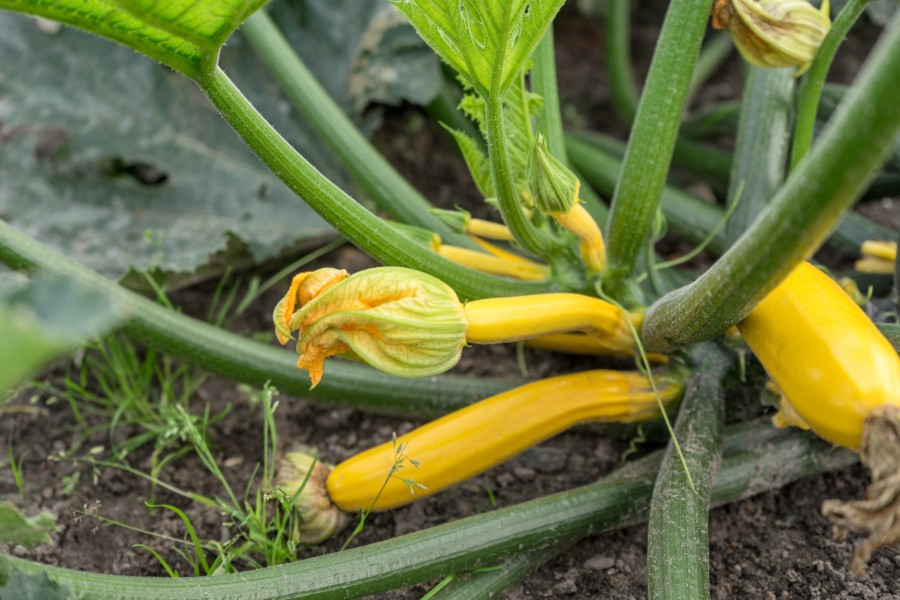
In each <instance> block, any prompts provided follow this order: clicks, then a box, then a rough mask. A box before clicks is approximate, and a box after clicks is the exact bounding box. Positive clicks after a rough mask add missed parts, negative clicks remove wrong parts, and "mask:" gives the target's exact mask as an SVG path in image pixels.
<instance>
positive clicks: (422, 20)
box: [394, 0, 564, 98]
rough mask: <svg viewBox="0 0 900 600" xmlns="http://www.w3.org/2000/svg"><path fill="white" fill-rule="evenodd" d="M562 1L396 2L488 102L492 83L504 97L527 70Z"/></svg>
mask: <svg viewBox="0 0 900 600" xmlns="http://www.w3.org/2000/svg"><path fill="white" fill-rule="evenodd" d="M563 1H564V0H531V1H528V0H496V1H493V2H484V1H483V0H394V5H395V6H396V7H397V9H398V10H399V11H400V12H402V13H403V14H404V15H406V18H407V19H409V21H410V22H411V23H412V24H413V27H415V28H416V31H418V32H419V35H420V36H422V39H424V40H425V42H426V43H428V45H429V46H431V47H432V48H433V49H434V51H435V52H437V53H438V55H440V57H441V58H442V59H444V60H445V61H446V62H447V63H448V64H449V65H450V66H451V67H453V68H454V69H456V71H458V72H459V74H460V75H462V76H463V77H464V78H465V80H466V82H467V83H468V84H469V85H471V86H472V87H473V88H474V89H475V91H476V92H478V94H479V95H481V96H482V97H485V98H486V97H487V96H488V94H489V92H490V90H491V86H492V84H494V83H496V84H497V85H498V90H499V91H500V93H503V92H504V91H505V90H506V89H507V88H508V87H509V85H510V84H511V83H512V82H513V80H514V79H515V77H516V76H517V75H518V74H520V73H521V72H522V70H523V69H524V68H525V67H526V64H527V62H528V60H529V58H530V57H531V54H532V53H533V52H534V49H535V47H537V44H538V42H539V41H540V39H541V37H542V36H543V35H544V32H545V31H546V30H547V27H549V26H550V23H551V22H552V21H553V17H555V16H556V13H557V12H558V11H559V9H560V8H561V7H562V5H563ZM495 77H499V78H500V81H498V82H495V81H494V78H495Z"/></svg>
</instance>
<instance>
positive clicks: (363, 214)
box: [199, 69, 553, 300]
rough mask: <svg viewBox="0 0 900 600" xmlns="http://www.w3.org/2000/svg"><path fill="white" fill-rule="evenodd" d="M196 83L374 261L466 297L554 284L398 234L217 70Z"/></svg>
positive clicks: (272, 165)
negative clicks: (522, 278) (467, 263)
mask: <svg viewBox="0 0 900 600" xmlns="http://www.w3.org/2000/svg"><path fill="white" fill-rule="evenodd" d="M199 84H200V87H201V88H202V89H203V91H204V92H206V95H207V96H208V97H209V99H210V101H212V103H213V105H215V107H216V108H217V109H218V110H219V112H220V113H222V116H223V117H224V118H225V120H226V121H227V122H228V124H229V125H231V127H232V128H233V129H234V130H235V131H236V132H237V133H238V135H240V136H241V138H243V140H244V142H245V143H246V144H247V145H248V146H249V147H250V149H251V150H253V152H254V153H255V154H256V155H257V156H258V157H259V158H260V159H261V160H262V161H263V163H265V164H266V166H268V167H269V168H270V169H271V170H272V172H273V173H274V174H275V175H277V176H278V178H279V179H281V180H282V181H283V182H284V183H285V184H286V185H287V186H288V187H289V188H291V189H292V190H293V191H294V192H295V193H296V194H297V195H298V196H300V197H301V198H302V199H303V200H304V201H305V202H306V203H307V204H308V205H309V206H310V207H311V208H312V209H313V210H315V211H316V212H317V213H319V214H320V215H321V216H322V218H324V219H325V220H326V221H328V222H329V223H330V224H331V225H332V226H333V227H334V228H335V229H337V230H338V231H339V232H340V233H341V234H343V235H344V236H346V237H347V239H349V240H350V241H351V242H353V243H354V244H355V245H356V246H358V247H359V248H362V249H363V250H365V251H366V252H367V253H368V254H369V255H371V256H372V258H374V259H375V260H378V261H379V262H382V263H384V264H386V265H399V266H404V267H408V268H411V269H416V270H418V271H423V272H425V273H429V274H431V275H434V276H435V277H437V278H439V279H441V280H442V281H444V282H446V283H447V284H449V285H450V286H452V287H453V288H454V289H455V290H456V292H457V293H458V294H459V295H460V298H461V299H466V300H473V299H476V298H485V297H493V296H509V295H522V294H534V293H538V292H541V291H547V289H548V288H551V287H553V286H552V285H551V284H550V283H543V282H540V283H538V282H531V283H524V282H517V281H512V280H505V279H501V278H499V277H495V276H491V275H485V274H483V273H478V272H477V271H473V270H471V269H467V268H465V267H461V266H459V265H457V264H456V263H453V262H451V261H449V260H446V259H444V258H441V257H439V256H437V255H436V254H434V253H433V252H430V251H429V250H428V249H426V248H424V247H422V246H420V245H418V244H416V243H415V242H413V241H411V240H408V239H406V238H404V237H402V236H398V235H396V233H395V232H394V229H393V228H392V227H391V226H390V225H388V224H387V223H385V222H384V221H382V220H381V219H379V218H378V217H376V216H375V215H373V214H372V213H370V212H369V211H368V210H366V209H365V208H363V207H362V206H361V205H360V204H358V203H357V202H356V201H355V200H353V198H351V197H350V196H348V195H347V194H346V193H344V192H343V191H342V190H341V189H340V188H339V187H337V186H336V185H335V184H333V183H332V182H331V181H329V180H328V178H326V177H325V176H323V175H322V174H321V173H319V172H318V171H317V170H316V169H315V167H313V166H312V165H311V164H310V163H309V161H307V160H306V159H305V158H303V157H302V156H301V155H300V154H299V153H298V152H297V151H296V150H294V148H293V147H291V145H290V144H289V143H288V142H287V141H286V140H285V139H284V138H283V137H281V135H280V134H279V133H278V132H277V131H275V129H274V128H273V127H272V126H271V125H270V124H269V123H268V122H267V121H266V120H265V119H264V118H263V117H262V115H260V114H259V112H257V110H256V109H255V108H254V107H253V105H252V104H250V102H249V101H248V100H247V99H246V98H245V97H244V95H243V94H241V92H240V90H239V89H237V87H235V85H234V84H233V83H232V82H231V80H230V79H228V76H227V75H225V73H224V72H223V71H222V70H221V69H217V70H216V72H215V73H214V74H213V75H211V76H210V77H209V78H207V79H204V80H202V81H200V82H199ZM520 212H521V211H520Z"/></svg>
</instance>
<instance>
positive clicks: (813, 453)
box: [0, 425, 856, 600]
mask: <svg viewBox="0 0 900 600" xmlns="http://www.w3.org/2000/svg"><path fill="white" fill-rule="evenodd" d="M729 438H730V439H729ZM725 449H726V451H725V458H724V460H723V462H722V467H721V468H720V469H719V472H718V475H717V477H716V481H715V484H714V486H713V492H712V499H713V502H714V503H717V504H722V503H726V502H734V501H736V500H739V499H741V498H745V497H748V496H751V495H753V494H758V493H760V492H763V491H765V490H766V489H770V488H774V487H778V486H782V485H786V484H787V483H790V482H792V481H795V480H796V479H799V478H800V477H805V476H808V475H811V474H814V473H821V472H823V471H827V470H832V469H837V468H840V467H844V466H846V465H849V464H851V463H853V462H854V461H855V460H856V457H855V456H854V455H853V454H851V453H850V452H846V451H835V450H834V449H833V448H832V447H831V446H830V445H827V444H825V443H824V442H821V441H820V440H818V439H816V438H815V437H814V436H812V435H806V434H802V433H797V432H794V431H791V432H784V431H775V430H773V429H772V427H771V426H769V425H755V426H752V427H745V428H734V429H731V430H730V431H729V433H728V434H727V436H726V446H725ZM659 454H660V453H654V454H653V455H651V456H648V457H646V458H644V459H641V460H640V461H637V462H635V463H632V464H631V465H628V466H626V467H624V468H622V469H620V470H619V471H617V472H616V473H614V474H612V475H610V476H608V477H605V478H604V479H602V480H600V481H599V482H597V483H595V484H592V485H588V486H585V487H582V488H577V489H574V490H569V491H567V492H563V493H560V494H554V495H551V496H547V497H544V498H540V499H537V500H532V501H529V502H525V503H523V504H519V505H516V506H511V507H509V508H502V509H499V510H496V511H492V512H489V513H485V514H481V515H476V516H473V517H468V518H466V519H461V520H459V521H455V522H453V523H448V524H446V525H439V526H437V527H432V528H430V529H426V530H423V531H418V532H415V533H411V534H407V535H403V536H400V537H397V538H394V539H391V540H388V541H384V542H378V543H375V544H370V545H367V546H363V547H360V548H354V549H351V550H346V551H344V552H339V553H334V554H328V555H325V556H317V557H315V558H310V559H307V560H302V561H298V562H295V563H291V564H286V565H281V566H278V567H269V568H265V569H259V570H256V571H248V572H243V573H235V574H228V575H217V576H215V577H191V578H182V579H169V578H154V577H123V576H116V575H101V574H97V573H85V572H82V571H75V570H71V569H63V568H59V567H51V566H47V565H41V564H37V563H33V562H29V561H26V560H22V559H19V558H14V557H11V556H0V585H5V584H6V583H7V582H9V581H10V580H11V579H12V578H14V577H16V578H17V579H18V580H19V581H21V580H22V579H23V578H26V579H27V578H32V580H33V581H35V582H37V581H38V579H41V580H43V579H44V577H46V578H49V580H50V581H52V582H54V583H55V584H57V585H58V586H60V587H61V588H62V592H65V593H67V594H69V595H70V596H73V597H78V596H79V595H83V596H84V597H90V598H92V599H93V600H111V599H114V598H122V597H124V596H125V595H127V597H128V598H130V599H131V600H145V599H147V600H149V599H151V598H152V599H153V600H174V599H176V598H177V599H179V600H192V599H200V598H219V599H221V600H230V599H235V600H236V599H242V598H248V597H253V598H256V599H257V600H262V599H270V598H271V599H275V598H278V599H282V600H284V599H289V598H304V599H307V600H309V599H312V598H323V599H324V598H335V597H341V598H357V597H360V596H364V595H371V594H379V593H382V592H385V591H387V590H390V589H394V588H398V587H401V586H406V585H411V584H414V583H418V582H422V581H427V580H429V579H433V578H436V577H444V576H446V575H447V574H448V573H458V572H462V571H466V570H471V569H473V568H476V567H481V566H484V565H491V564H495V563H496V562H497V561H500V560H503V558H505V557H507V556H509V554H510V553H512V552H528V551H530V550H533V549H538V548H542V547H548V546H551V545H553V544H560V543H565V542H567V541H570V540H575V539H578V538H580V537H583V536H585V535H588V534H596V533H599V532H601V531H604V530H608V529H611V528H615V527H622V526H624V525H627V524H632V523H636V522H639V521H641V520H643V519H646V518H647V513H648V511H649V498H650V493H651V491H652V488H653V480H654V474H655V472H656V470H657V469H658V467H659V463H660V458H661V457H660V455H659ZM2 590H3V588H2V587H0V592H2Z"/></svg>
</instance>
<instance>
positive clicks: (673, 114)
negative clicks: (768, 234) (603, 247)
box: [606, 0, 712, 293]
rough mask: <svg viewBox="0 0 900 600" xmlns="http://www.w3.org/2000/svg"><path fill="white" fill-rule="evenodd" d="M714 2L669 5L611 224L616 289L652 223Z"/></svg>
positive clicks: (676, 0) (677, 0)
mask: <svg viewBox="0 0 900 600" xmlns="http://www.w3.org/2000/svg"><path fill="white" fill-rule="evenodd" d="M711 6H712V1H711V0H672V2H670V3H669V8H668V11H667V12H666V19H665V21H664V23H663V26H662V31H661V32H660V35H659V41H658V42H657V45H656V49H655V50H654V52H653V62H652V63H651V65H650V72H649V74H648V75H647V82H646V84H645V86H644V92H643V94H642V95H641V100H640V103H639V104H638V110H637V115H636V116H635V119H634V126H633V128H632V130H631V135H630V137H629V139H628V150H627V151H626V154H625V160H624V161H623V163H622V173H621V175H620V177H619V182H618V185H617V186H616V191H615V194H614V196H613V201H612V207H611V209H610V213H609V224H608V226H607V228H606V232H607V236H608V239H607V248H608V257H609V267H608V274H607V280H608V282H609V287H608V288H607V289H609V290H610V291H612V292H613V293H616V292H617V291H619V290H620V289H621V288H622V287H623V285H624V280H625V279H626V278H628V277H629V276H630V275H631V273H632V271H633V269H634V266H635V263H636V261H637V258H638V255H639V254H640V253H641V251H642V250H643V248H644V245H645V242H646V239H647V234H648V233H649V231H650V228H651V226H652V224H653V220H654V217H655V215H656V209H657V207H658V206H659V202H660V195H661V194H662V190H663V186H664V184H665V182H666V177H667V175H668V172H669V163H670V160H671V158H672V150H673V148H674V146H675V140H676V139H677V137H678V127H679V124H680V123H681V114H682V112H683V111H684V106H685V102H686V100H687V95H688V88H689V86H690V82H691V76H692V75H693V72H694V64H695V63H696V61H697V55H698V53H699V51H700V44H701V42H702V41H703V34H704V32H705V31H706V24H707V21H709V11H710V8H711Z"/></svg>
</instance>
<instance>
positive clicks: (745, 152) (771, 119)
mask: <svg viewBox="0 0 900 600" xmlns="http://www.w3.org/2000/svg"><path fill="white" fill-rule="evenodd" d="M793 91H794V76H793V72H792V70H791V69H764V68H762V67H754V66H752V65H751V66H749V67H748V69H747V77H746V79H745V80H744V93H743V100H742V102H741V115H740V120H739V121H738V131H737V140H736V141H735V151H734V160H733V162H732V166H731V177H730V181H729V186H728V205H729V206H731V204H733V203H734V202H738V205H737V207H735V211H734V214H732V216H731V219H730V220H729V221H728V226H727V228H726V230H725V231H726V233H727V236H728V240H729V242H730V243H732V244H733V243H734V242H735V241H736V240H737V239H738V238H739V237H741V236H742V235H743V234H744V232H745V231H747V229H749V228H750V225H752V224H753V221H755V220H756V217H758V216H759V214H760V213H761V212H762V211H763V209H764V208H765V207H766V205H767V204H768V203H769V198H771V197H772V196H774V195H775V192H776V191H777V190H778V188H779V186H781V183H782V181H784V172H785V164H786V162H787V155H788V144H789V134H790V124H791V113H792V99H793V98H792V97H793ZM738 190H740V191H741V194H740V197H738V195H737V192H738Z"/></svg>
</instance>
